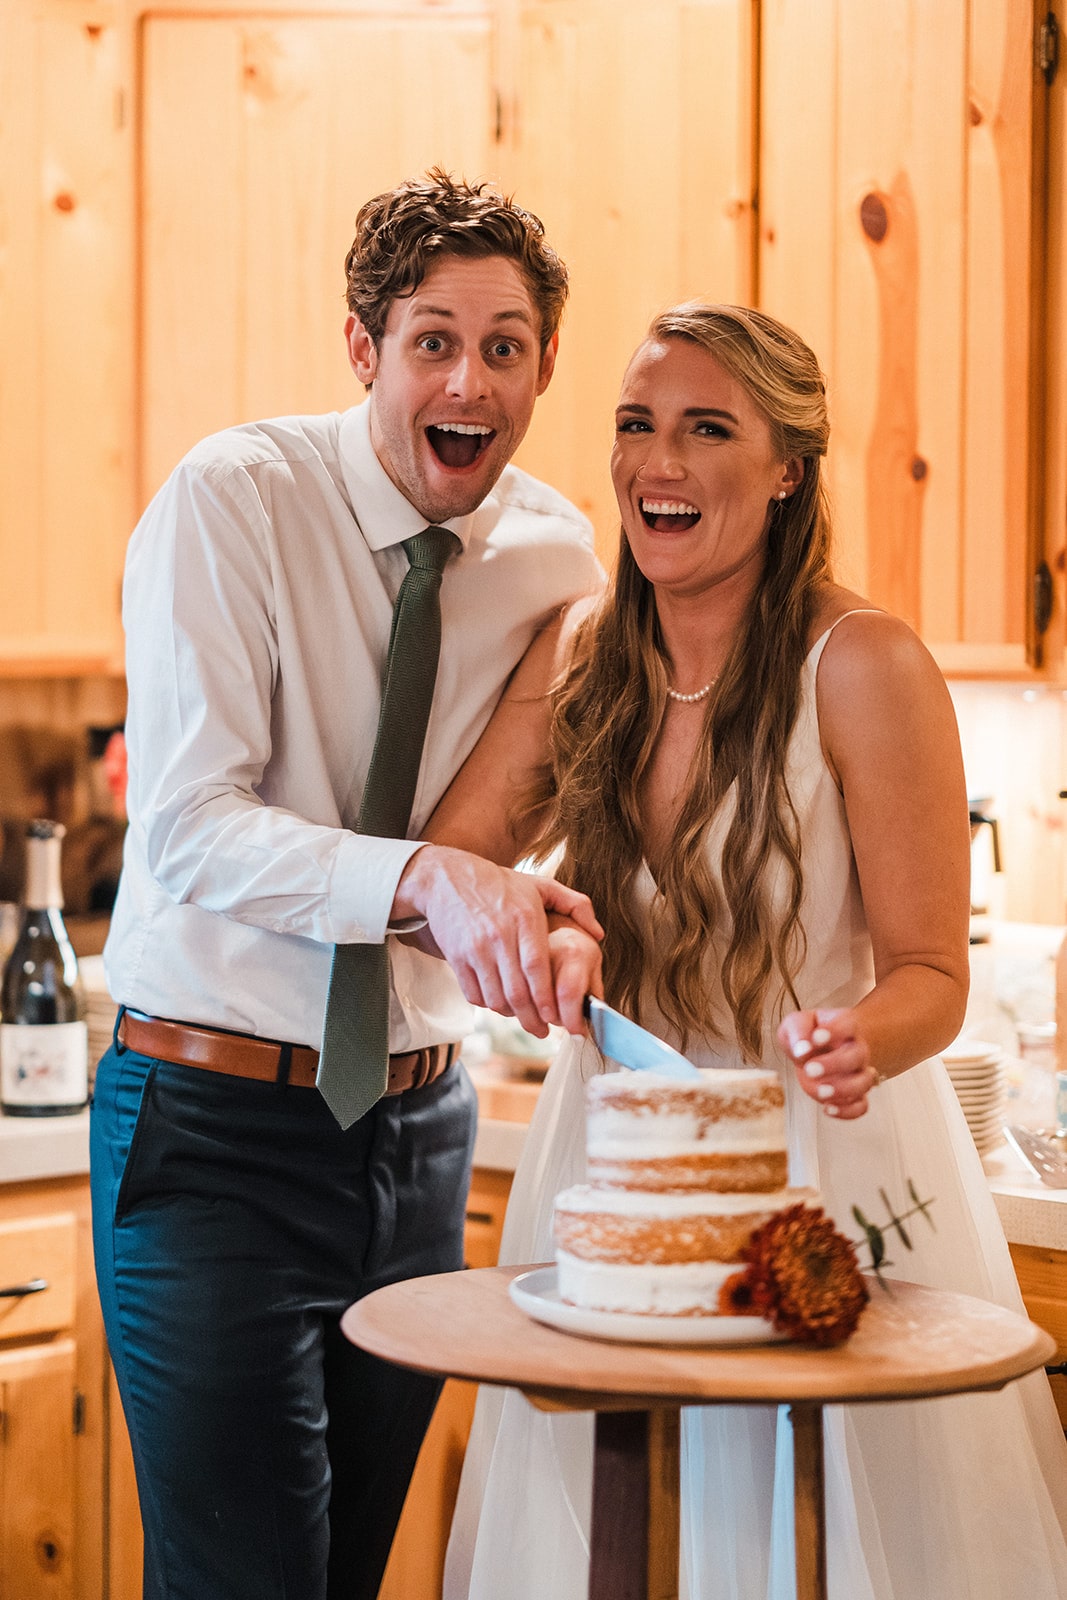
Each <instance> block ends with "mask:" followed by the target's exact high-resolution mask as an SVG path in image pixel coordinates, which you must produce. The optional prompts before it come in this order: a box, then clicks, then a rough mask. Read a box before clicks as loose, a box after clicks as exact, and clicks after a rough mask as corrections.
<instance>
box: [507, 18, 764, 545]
mask: <svg viewBox="0 0 1067 1600" xmlns="http://www.w3.org/2000/svg"><path fill="white" fill-rule="evenodd" d="M752 17H753V8H752V5H751V0H659V3H658V4H656V5H654V6H650V5H648V4H647V3H646V0H521V3H520V4H519V5H518V6H517V7H516V8H515V16H514V18H513V19H512V21H511V22H510V23H509V24H508V26H507V27H504V31H503V35H502V49H501V58H502V63H503V66H502V78H501V82H502V88H503V97H502V104H503V111H504V142H503V147H502V151H501V160H502V162H504V164H505V170H506V176H507V179H508V186H509V187H510V188H513V189H514V191H515V193H516V194H517V195H518V196H519V197H520V198H521V200H522V201H523V203H524V204H526V205H528V206H530V208H531V209H532V210H534V211H536V212H537V214H538V215H539V216H540V217H541V218H542V220H543V222H544V224H545V228H546V231H547V233H548V237H549V238H550V239H551V241H552V242H553V244H554V245H555V246H556V248H557V249H558V250H559V252H560V254H561V255H562V256H563V258H564V260H565V261H566V263H567V266H568V268H569V270H570V275H571V298H570V303H569V305H568V308H567V312H566V316H565V318H564V323H563V332H562V336H561V339H560V355H559V360H558V362H557V365H556V371H555V375H554V377H553V379H552V384H551V387H550V388H549V389H548V391H547V393H546V394H545V396H544V397H543V399H541V400H540V401H539V402H538V407H537V411H536V413H535V415H534V420H533V424H532V426H531V428H530V432H529V434H528V436H527V439H526V442H525V444H524V445H523V447H522V450H521V452H520V454H519V456H518V460H519V462H520V464H521V465H522V466H524V467H526V468H527V469H528V470H529V471H531V472H533V473H535V474H536V475H537V476H538V477H543V478H546V479H547V480H548V481H549V482H550V483H553V484H555V486H556V487H557V488H559V489H561V490H562V491H563V493H564V494H566V495H568V496H569V497H570V498H571V499H572V500H574V501H575V502H576V504H578V505H579V506H581V508H582V509H583V511H585V512H586V514H587V515H588V516H590V517H591V518H592V520H593V525H594V528H595V529H596V535H597V544H598V548H599V550H600V553H601V555H602V556H603V557H604V558H605V559H606V560H610V558H611V557H612V555H613V553H614V550H615V548H616V547H617V544H618V526H619V518H618V509H617V506H616V502H615V496H614V493H613V491H612V487H611V480H610V477H609V473H608V457H609V454H610V451H611V443H612V437H613V417H614V412H615V405H616V401H617V399H618V393H619V384H620V382H621V380H622V375H623V372H624V370H625V367H626V363H627V361H628V360H629V358H630V355H631V354H632V352H633V350H634V348H635V346H636V345H637V344H638V342H639V341H640V339H641V337H642V335H643V334H644V332H645V329H646V328H647V327H648V324H649V321H650V320H651V318H652V317H653V316H654V315H655V313H656V312H657V311H660V310H663V309H664V308H665V307H667V306H669V305H671V304H673V303H675V302H677V301H679V300H688V299H696V298H703V299H709V300H724V301H747V300H749V298H750V296H751V294H752V291H753V281H752V252H753V199H754V181H755V180H754V170H753V165H754V162H753V158H754V116H755V93H754V91H755V39H754V30H753V22H752ZM503 26H504V25H503V24H502V27H503Z"/></svg>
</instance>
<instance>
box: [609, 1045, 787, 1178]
mask: <svg viewBox="0 0 1067 1600" xmlns="http://www.w3.org/2000/svg"><path fill="white" fill-rule="evenodd" d="M586 1158H587V1170H588V1174H589V1181H590V1183H592V1184H594V1185H597V1186H609V1187H616V1186H618V1187H620V1188H626V1189H709V1188H714V1189H720V1190H730V1189H739V1190H744V1189H760V1190H767V1189H779V1188H782V1187H784V1185H785V1182H786V1177H787V1163H786V1141H785V1097H784V1095H783V1093H782V1086H781V1083H780V1082H779V1080H778V1074H777V1073H776V1072H768V1071H764V1070H761V1069H756V1068H753V1069H750V1070H748V1069H743V1068H727V1067H722V1068H713V1067H709V1068H705V1069H703V1071H702V1072H701V1076H700V1080H699V1081H697V1080H696V1079H689V1078H661V1077H658V1076H655V1075H653V1074H652V1073H641V1074H636V1073H633V1072H608V1073H605V1074H603V1076H601V1077H597V1078H593V1079H592V1080H591V1081H590V1082H589V1083H588V1084H587V1085H586Z"/></svg>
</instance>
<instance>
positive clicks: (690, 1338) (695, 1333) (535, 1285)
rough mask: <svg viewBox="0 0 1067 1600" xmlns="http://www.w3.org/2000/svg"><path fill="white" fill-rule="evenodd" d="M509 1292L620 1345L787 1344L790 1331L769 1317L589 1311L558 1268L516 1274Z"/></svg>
mask: <svg viewBox="0 0 1067 1600" xmlns="http://www.w3.org/2000/svg"><path fill="white" fill-rule="evenodd" d="M508 1292H509V1294H510V1295H511V1298H512V1300H513V1301H514V1302H515V1304H516V1305H517V1306H518V1308H519V1310H520V1311H522V1312H525V1314H526V1315H527V1316H528V1317H532V1318H533V1320H534V1322H544V1323H546V1324H547V1325H548V1327H550V1328H560V1329H562V1331H563V1332H564V1333H576V1334H579V1335H581V1336H582V1337H583V1338H586V1339H609V1340H614V1341H616V1342H617V1343H619V1344H782V1343H784V1342H785V1341H786V1340H787V1339H788V1337H789V1336H788V1334H785V1333H779V1332H778V1330H777V1329H776V1328H775V1327H774V1326H773V1325H772V1324H771V1323H770V1322H767V1321H766V1320H765V1318H763V1317H644V1316H636V1315H634V1314H632V1313H630V1312H625V1311H586V1310H585V1309H584V1308H583V1307H581V1306H568V1305H565V1304H564V1303H563V1301H562V1300H561V1299H560V1297H559V1289H558V1286H557V1283H556V1269H555V1267H535V1268H534V1269H533V1271H532V1272H521V1273H520V1274H519V1276H518V1277H517V1278H512V1280H511V1283H510V1285H509V1286H508Z"/></svg>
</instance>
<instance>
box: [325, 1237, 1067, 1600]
mask: <svg viewBox="0 0 1067 1600" xmlns="http://www.w3.org/2000/svg"><path fill="white" fill-rule="evenodd" d="M527 1270H528V1269H527V1268H525V1267H487V1268H482V1269H481V1270H478V1271H469V1272H448V1273H441V1274H439V1275H437V1276H435V1277H428V1278H413V1279H410V1280H409V1281H408V1282H406V1283H396V1284H392V1285H390V1286H389V1287H388V1288H385V1289H378V1290H376V1291H375V1292H374V1293H373V1294H371V1295H368V1296H367V1297H366V1299H364V1300H360V1301H358V1302H357V1303H356V1304H355V1305H353V1306H350V1307H349V1309H348V1310H347V1311H346V1312H345V1315H344V1317H343V1319H342V1324H341V1326H342V1328H343V1329H344V1332H345V1334H346V1335H347V1337H348V1338H349V1339H351V1340H352V1342H353V1343H354V1344H357V1345H359V1346H361V1347H362V1348H363V1349H364V1350H369V1351H370V1352H371V1353H372V1354H373V1355H377V1356H382V1357H384V1359H385V1360H387V1361H392V1362H395V1363H396V1364H397V1365H398V1366H402V1367H412V1368H414V1369H415V1370H416V1371H417V1372H428V1373H434V1374H438V1375H441V1376H444V1377H454V1378H466V1379H471V1380H474V1381H475V1382H479V1383H493V1384H502V1385H505V1386H507V1387H509V1388H515V1389H520V1390H521V1391H522V1392H523V1394H524V1395H525V1396H526V1397H527V1399H528V1400H530V1401H531V1403H532V1404H533V1405H535V1406H538V1407H539V1408H540V1409H541V1410H544V1411H560V1410H562V1411H595V1412H596V1444H595V1455H594V1465H593V1514H592V1530H591V1546H590V1571H589V1600H676V1596H677V1594H678V1499H679V1492H678V1428H679V1416H678V1413H679V1408H680V1407H681V1406H692V1405H759V1404H764V1405H782V1404H785V1405H788V1406H789V1407H790V1417H791V1420H792V1424H793V1435H794V1466H793V1478H794V1499H795V1516H796V1561H797V1600H826V1592H827V1591H826V1546H825V1521H824V1490H823V1436H822V1408H823V1406H824V1405H831V1404H840V1403H842V1402H845V1401H848V1402H851V1403H855V1402H871V1401H880V1402H886V1401H893V1400H922V1399H929V1398H932V1397H933V1396H936V1395H948V1394H960V1393H963V1392H965V1391H970V1390H979V1389H1001V1388H1003V1387H1004V1385H1005V1384H1006V1383H1010V1382H1011V1381H1012V1380H1013V1379H1014V1378H1020V1377H1022V1376H1023V1374H1024V1373H1027V1372H1031V1371H1033V1370H1034V1369H1035V1368H1036V1367H1040V1366H1042V1365H1044V1363H1045V1362H1046V1361H1047V1360H1048V1359H1049V1357H1050V1356H1051V1355H1052V1354H1053V1352H1054V1348H1055V1346H1054V1343H1053V1341H1052V1339H1051V1338H1050V1337H1049V1335H1048V1334H1047V1333H1044V1332H1042V1330H1041V1329H1040V1328H1037V1327H1035V1326H1034V1324H1033V1323H1031V1322H1027V1321H1026V1319H1025V1318H1024V1317H1021V1316H1016V1315H1015V1313H1013V1312H1010V1311H1004V1310H1002V1309H1001V1308H1000V1307H999V1306H994V1305H990V1304H988V1303H987V1302H986V1301H984V1300H975V1299H972V1298H971V1297H970V1296H969V1295H959V1294H950V1293H945V1292H942V1291H938V1290H933V1289H924V1288H921V1287H919V1285H917V1284H911V1283H901V1282H896V1281H895V1282H894V1283H893V1286H892V1292H891V1293H886V1292H885V1291H883V1290H882V1289H881V1288H879V1287H878V1286H877V1285H876V1284H874V1283H873V1281H872V1283H871V1289H872V1294H871V1302H870V1304H869V1305H868V1306H867V1308H866V1310H865V1311H864V1313H863V1316H862V1318H861V1319H860V1325H859V1328H858V1329H857V1331H856V1333H855V1334H854V1335H853V1336H852V1338H851V1339H850V1340H849V1341H848V1342H847V1343H846V1344H844V1345H841V1346H838V1347H837V1348H835V1349H831V1350H819V1349H814V1348H811V1347H805V1346H802V1345H796V1344H763V1345H732V1346H727V1345H704V1346H698V1345H663V1344H620V1343H614V1342H610V1343H609V1342H607V1341H604V1340H598V1339H590V1338H580V1337H575V1336H574V1335H573V1334H571V1333H566V1332H562V1331H560V1330H559V1329H557V1328H552V1327H546V1326H544V1325H542V1324H541V1323H539V1322H535V1321H532V1320H531V1319H530V1318H529V1317H528V1316H527V1315H526V1314H525V1313H524V1312H522V1311H520V1310H519V1309H518V1307H517V1306H515V1305H514V1304H513V1303H512V1301H511V1300H510V1298H509V1296H508V1284H509V1283H510V1282H511V1279H512V1278H514V1277H516V1276H517V1275H518V1273H520V1272H525V1271H527ZM501 1600H507V1597H506V1596H504V1595H502V1596H501Z"/></svg>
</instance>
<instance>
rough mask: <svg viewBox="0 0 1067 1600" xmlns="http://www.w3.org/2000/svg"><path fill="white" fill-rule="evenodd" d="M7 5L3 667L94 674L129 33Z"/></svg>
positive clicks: (122, 465)
mask: <svg viewBox="0 0 1067 1600" xmlns="http://www.w3.org/2000/svg"><path fill="white" fill-rule="evenodd" d="M0 9H2V13H3V14H2V17H0V171H2V172H3V174H4V179H3V186H2V188H0V349H2V350H3V357H2V359H0V572H2V574H3V577H2V581H0V670H2V671H5V672H9V673H19V672H50V671H54V670H57V669H58V668H59V667H60V666H65V667H66V668H67V670H69V671H71V672H76V671H100V670H103V669H105V668H106V667H107V666H108V665H110V664H112V663H113V662H114V661H115V660H116V659H117V658H118V653H119V647H120V643H121V632H120V624H119V580H120V577H121V572H122V552H123V550H124V549H125V543H126V536H127V534H128V531H129V520H130V510H131V506H132V496H131V494H130V466H131V454H130V449H129V443H128V425H129V405H130V385H129V380H128V375H127V370H126V367H125V365H124V351H125V350H126V349H127V347H128V337H127V332H126V328H127V319H128V316H129V305H130V279H131V274H130V272H129V270H128V267H127V263H126V255H125V251H126V243H127V235H126V233H125V231H124V227H123V222H124V215H125V211H124V207H125V199H126V194H127V188H126V184H127V174H126V166H127V162H128V160H129V131H128V129H127V128H126V126H125V125H124V123H125V104H124V101H123V98H122V94H121V88H120V86H121V82H122V78H121V55H122V45H121V37H120V29H119V28H118V26H117V25H115V23H114V18H113V17H112V16H110V15H109V16H108V17H107V18H106V20H105V19H104V17H103V16H102V12H101V7H100V6H99V5H93V4H91V3H89V0H84V3H82V0H70V3H67V0H64V3H62V4H59V3H56V0H5V4H4V6H3V7H2V8H0Z"/></svg>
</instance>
